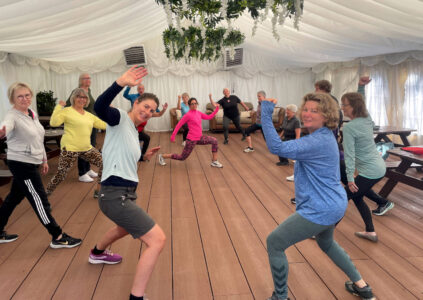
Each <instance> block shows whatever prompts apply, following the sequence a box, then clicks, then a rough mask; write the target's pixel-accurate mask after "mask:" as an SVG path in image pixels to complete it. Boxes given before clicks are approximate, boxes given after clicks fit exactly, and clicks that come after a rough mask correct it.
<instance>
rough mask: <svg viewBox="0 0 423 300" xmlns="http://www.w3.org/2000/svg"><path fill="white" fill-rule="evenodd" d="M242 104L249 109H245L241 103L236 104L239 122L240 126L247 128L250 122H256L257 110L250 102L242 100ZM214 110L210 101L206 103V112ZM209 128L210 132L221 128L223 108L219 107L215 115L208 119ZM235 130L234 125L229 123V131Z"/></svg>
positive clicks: (209, 112)
mask: <svg viewBox="0 0 423 300" xmlns="http://www.w3.org/2000/svg"><path fill="white" fill-rule="evenodd" d="M244 104H245V105H246V106H247V107H248V108H249V109H250V111H246V110H245V109H244V107H243V106H242V105H241V104H238V110H239V113H240V124H241V127H242V128H247V127H248V126H250V125H251V124H253V123H255V122H256V117H257V115H256V114H257V112H256V111H255V110H254V107H253V104H252V103H251V102H244ZM213 111H214V106H213V105H212V104H211V103H208V104H207V105H206V114H208V115H209V114H211V113H212V112H213ZM209 128H210V130H211V131H212V132H215V131H222V130H223V109H222V108H220V109H219V111H218V112H217V114H216V116H214V118H213V119H211V120H210V121H209ZM232 130H236V127H235V125H234V124H233V123H232V122H230V123H229V131H232Z"/></svg>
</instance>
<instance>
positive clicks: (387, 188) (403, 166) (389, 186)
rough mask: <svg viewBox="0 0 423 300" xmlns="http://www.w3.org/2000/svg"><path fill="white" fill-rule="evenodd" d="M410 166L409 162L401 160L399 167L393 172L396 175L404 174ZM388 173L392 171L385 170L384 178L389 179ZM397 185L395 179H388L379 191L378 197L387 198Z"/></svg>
mask: <svg viewBox="0 0 423 300" xmlns="http://www.w3.org/2000/svg"><path fill="white" fill-rule="evenodd" d="M410 166H411V161H406V160H402V161H401V163H400V164H399V166H398V167H397V168H395V169H394V170H395V171H396V172H398V173H401V174H405V172H407V170H408V168H410ZM390 172H392V171H391V170H387V171H386V175H385V176H386V177H388V178H389V173H390ZM397 183H398V180H397V179H393V178H389V179H388V181H387V182H386V183H385V185H384V186H383V187H382V189H381V190H380V192H379V195H380V196H382V197H383V198H386V197H388V195H389V194H390V193H391V192H392V190H393V189H394V187H395V186H396V185H397Z"/></svg>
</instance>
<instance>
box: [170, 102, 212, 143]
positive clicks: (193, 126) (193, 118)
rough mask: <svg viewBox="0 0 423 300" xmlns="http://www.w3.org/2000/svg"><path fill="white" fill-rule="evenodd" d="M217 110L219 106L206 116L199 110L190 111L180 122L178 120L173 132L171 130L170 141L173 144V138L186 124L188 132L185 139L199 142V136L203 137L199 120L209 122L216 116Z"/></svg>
mask: <svg viewBox="0 0 423 300" xmlns="http://www.w3.org/2000/svg"><path fill="white" fill-rule="evenodd" d="M218 110H219V106H217V107H216V109H215V110H214V111H213V112H212V113H211V114H210V115H206V114H205V113H202V112H201V111H199V110H192V109H190V110H189V111H188V112H187V113H186V114H185V115H184V116H183V117H182V119H181V120H179V122H178V124H176V127H175V130H173V133H172V136H171V137H170V140H171V141H172V142H173V141H174V140H175V136H176V134H177V133H178V131H179V129H180V128H181V127H182V126H183V125H184V124H185V123H187V124H188V128H189V132H188V136H187V139H189V140H191V141H198V140H200V138H201V136H202V135H203V126H202V124H201V120H211V119H213V117H214V116H215V115H216V114H217V112H218Z"/></svg>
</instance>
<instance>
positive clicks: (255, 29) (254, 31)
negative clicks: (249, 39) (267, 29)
mask: <svg viewBox="0 0 423 300" xmlns="http://www.w3.org/2000/svg"><path fill="white" fill-rule="evenodd" d="M257 26H258V19H255V20H254V26H253V29H252V32H251V36H255V35H256V32H257Z"/></svg>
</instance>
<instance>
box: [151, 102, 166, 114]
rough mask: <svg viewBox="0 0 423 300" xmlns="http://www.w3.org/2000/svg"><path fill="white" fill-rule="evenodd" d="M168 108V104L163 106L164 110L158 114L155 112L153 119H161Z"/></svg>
mask: <svg viewBox="0 0 423 300" xmlns="http://www.w3.org/2000/svg"><path fill="white" fill-rule="evenodd" d="M167 107H168V104H167V102H166V103H165V104H163V108H162V110H161V111H159V112H157V111H156V112H153V114H152V117H161V116H163V114H164V113H165V111H166V109H167Z"/></svg>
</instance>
